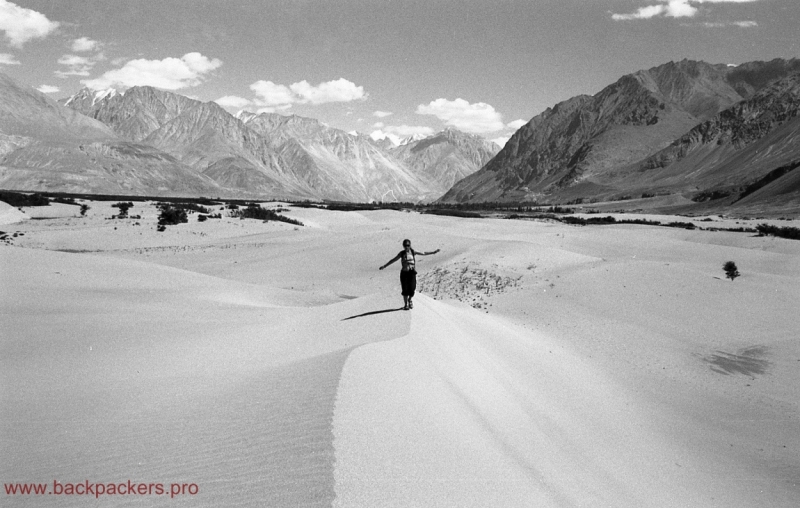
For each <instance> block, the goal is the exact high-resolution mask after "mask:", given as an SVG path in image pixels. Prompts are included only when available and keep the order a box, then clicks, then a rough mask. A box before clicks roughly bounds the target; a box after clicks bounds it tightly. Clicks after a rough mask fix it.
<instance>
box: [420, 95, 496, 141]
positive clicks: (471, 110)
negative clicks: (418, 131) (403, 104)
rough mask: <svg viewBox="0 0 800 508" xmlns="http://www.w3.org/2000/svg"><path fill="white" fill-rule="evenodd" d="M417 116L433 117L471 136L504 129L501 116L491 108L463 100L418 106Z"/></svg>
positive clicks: (432, 102) (437, 100)
mask: <svg viewBox="0 0 800 508" xmlns="http://www.w3.org/2000/svg"><path fill="white" fill-rule="evenodd" d="M417 114H419V115H434V116H435V117H437V118H438V119H440V120H442V121H443V122H444V123H445V125H449V126H451V127H455V128H456V129H459V130H462V131H464V132H469V133H472V134H484V133H487V132H495V131H499V130H501V129H502V128H503V127H505V125H504V124H503V120H502V116H501V115H500V113H498V112H497V111H495V109H494V108H493V107H492V106H490V105H489V104H486V103H483V102H476V103H475V104H470V103H469V102H467V101H465V100H464V99H456V100H454V101H449V100H447V99H436V100H435V101H431V103H430V104H428V105H427V106H426V105H424V104H420V105H419V106H417Z"/></svg>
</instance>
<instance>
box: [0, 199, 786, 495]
mask: <svg viewBox="0 0 800 508" xmlns="http://www.w3.org/2000/svg"><path fill="white" fill-rule="evenodd" d="M89 204H90V206H91V208H90V210H89V212H88V213H87V215H86V217H81V216H80V215H79V214H78V207H76V206H72V205H54V206H51V207H41V208H24V209H22V210H21V211H19V210H16V209H13V208H11V207H7V206H6V207H3V208H0V217H1V218H2V222H3V226H2V228H0V229H2V230H3V231H4V232H5V233H6V234H7V235H8V241H7V242H5V243H2V244H0V278H1V279H2V280H1V282H0V302H2V305H0V308H2V313H3V315H2V333H1V334H0V337H1V338H0V345H1V346H0V376H1V377H0V386H2V392H1V393H2V401H1V404H2V406H1V407H2V410H1V411H0V429H2V431H1V432H0V456H1V457H2V460H0V478H2V481H3V482H4V483H10V482H21V483H48V484H52V482H53V480H57V481H59V482H61V483H66V482H72V483H77V482H84V481H85V480H88V481H90V482H125V481H128V480H131V481H133V482H142V483H149V482H157V483H163V484H165V485H170V484H171V483H187V484H195V485H196V486H197V487H198V492H197V493H196V494H195V495H189V494H186V495H181V496H178V497H175V498H170V496H169V495H163V496H157V495H126V496H120V495H117V496H113V495H104V496H102V498H101V499H100V500H95V499H94V498H92V497H91V496H89V497H87V496H77V495H73V496H65V495H43V496H36V495H28V496H22V495H16V496H14V495H8V494H5V493H0V496H2V502H0V504H2V505H3V506H37V507H38V506H87V505H92V506H95V505H99V506H269V507H284V506H285V507H295V506H335V507H379V506H380V507H384V506H386V507H451V506H452V507H467V506H475V507H489V506H491V507H503V506H508V507H523V506H526V507H527V506H537V507H550V506H552V507H573V506H574V507H577V506H591V507H611V506H613V507H637V508H640V507H643V506H653V507H686V506H702V507H716V506H719V507H726V508H731V507H754V506H770V507H794V506H797V502H798V499H800V336H798V326H797V310H798V308H800V305H799V304H800V284H798V280H800V242H798V241H793V240H786V239H781V238H773V237H757V236H754V235H753V234H747V233H730V232H709V231H698V230H695V231H689V230H682V229H672V228H661V227H654V226H642V225H620V224H616V225H608V226H585V227H578V226H567V225H564V224H559V223H546V222H536V221H522V220H503V219H459V218H453V217H440V216H432V215H421V214H418V213H414V212H395V211H372V212H334V211H324V210H317V209H300V208H291V207H289V208H288V210H286V211H282V212H281V213H283V214H285V215H287V216H289V217H292V218H295V219H298V220H300V221H302V222H303V223H304V224H305V225H304V226H303V227H300V226H294V225H291V224H286V223H277V222H269V223H264V222H261V221H254V220H239V219H233V218H229V217H224V218H223V219H218V220H208V221H205V222H197V218H196V215H190V220H189V223H188V224H181V225H176V226H168V227H167V230H166V231H164V232H157V231H156V229H155V223H156V216H157V211H156V209H155V208H154V207H153V206H152V204H150V203H135V204H134V207H133V208H132V209H131V210H130V212H129V213H130V214H131V215H140V216H141V218H140V219H114V220H112V219H110V217H111V215H112V214H114V213H116V212H117V210H116V209H114V208H112V207H111V203H103V202H91V203H89ZM265 206H267V207H272V208H275V207H280V206H281V205H280V204H276V203H267V204H265ZM284 207H285V206H284ZM26 218H30V220H23V219H26ZM712 218H713V220H714V221H715V222H718V223H719V224H709V223H703V224H702V225H704V226H709V225H718V226H719V227H738V226H749V227H752V226H753V225H755V224H756V223H759V222H764V221H757V220H752V221H740V220H734V219H722V218H719V217H713V216H712ZM698 219H699V218H698ZM672 220H680V221H688V220H690V219H687V218H685V217H673V218H672ZM768 222H774V223H776V224H780V225H784V226H787V225H791V226H797V225H798V223H797V221H794V222H791V221H768ZM698 225H701V223H700V222H698ZM15 233H16V235H17V236H12V235H13V234H15ZM403 238H410V239H411V240H412V244H413V246H414V247H415V248H416V249H418V250H422V251H426V250H434V249H437V248H439V249H441V252H440V253H439V254H436V255H432V256H426V257H419V258H418V259H417V263H418V270H419V286H418V289H419V293H418V295H417V296H416V297H415V300H414V301H415V308H414V309H413V310H411V311H402V310H400V307H402V298H401V296H400V293H399V280H398V279H399V277H398V271H399V264H395V265H392V266H391V267H389V268H388V269H386V270H384V271H379V270H378V267H379V266H380V265H382V264H383V263H385V262H386V261H388V260H389V259H391V258H392V257H393V256H394V255H395V254H397V252H398V251H399V250H400V249H401V242H402V240H403ZM729 260H732V261H734V262H736V264H737V265H738V268H739V271H740V272H741V275H740V276H739V277H738V278H736V279H735V280H729V279H727V278H726V277H725V273H724V272H723V270H722V265H723V263H724V262H726V261H729Z"/></svg>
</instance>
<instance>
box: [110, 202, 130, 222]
mask: <svg viewBox="0 0 800 508" xmlns="http://www.w3.org/2000/svg"><path fill="white" fill-rule="evenodd" d="M111 206H112V207H114V208H119V214H118V215H112V216H111V218H112V219H127V218H128V210H130V209H131V208H132V207H133V203H131V202H130V201H128V202H125V203H123V202H120V203H114V204H113V205H111Z"/></svg>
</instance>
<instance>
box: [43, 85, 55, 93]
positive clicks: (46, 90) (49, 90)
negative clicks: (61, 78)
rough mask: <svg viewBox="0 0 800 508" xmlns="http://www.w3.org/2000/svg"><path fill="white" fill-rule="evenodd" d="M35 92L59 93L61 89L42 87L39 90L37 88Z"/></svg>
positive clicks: (48, 86)
mask: <svg viewBox="0 0 800 508" xmlns="http://www.w3.org/2000/svg"><path fill="white" fill-rule="evenodd" d="M37 90H39V91H40V92H42V93H56V92H60V91H61V89H60V88H58V87H57V86H50V85H42V86H40V87H39V88H37Z"/></svg>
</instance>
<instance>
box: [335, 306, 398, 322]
mask: <svg viewBox="0 0 800 508" xmlns="http://www.w3.org/2000/svg"><path fill="white" fill-rule="evenodd" d="M398 310H403V307H398V308H397V309H384V310H373V311H372V312H365V313H363V314H357V315H355V316H350V317H346V318H344V319H342V321H347V320H348V319H355V318H357V317H365V316H373V315H375V314H383V313H384V312H397V311H398Z"/></svg>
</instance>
